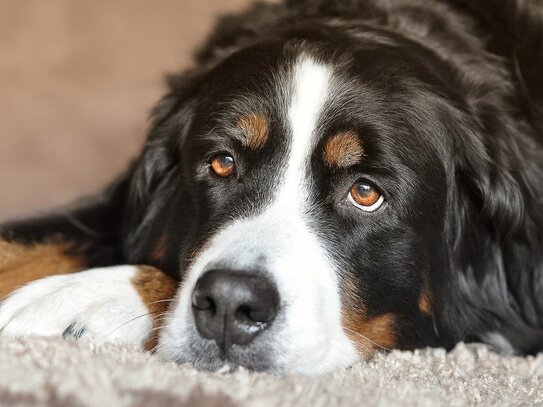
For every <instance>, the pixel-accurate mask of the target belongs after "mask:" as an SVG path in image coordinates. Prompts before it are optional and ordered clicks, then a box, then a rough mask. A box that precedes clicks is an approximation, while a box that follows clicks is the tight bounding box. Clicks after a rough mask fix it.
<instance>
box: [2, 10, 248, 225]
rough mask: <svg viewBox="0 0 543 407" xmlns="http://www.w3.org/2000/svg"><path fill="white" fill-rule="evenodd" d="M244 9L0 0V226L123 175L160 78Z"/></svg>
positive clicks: (140, 138)
mask: <svg viewBox="0 0 543 407" xmlns="http://www.w3.org/2000/svg"><path fill="white" fill-rule="evenodd" d="M248 3H249V0H126V1H125V0H47V1H43V0H0V186H1V189H0V191H1V192H0V219H4V218H6V217H10V216H18V215H24V214H25V213H28V212H32V211H35V210H37V209H42V208H49V207H52V206H55V205H59V204H62V203H66V202H69V201H70V200H72V199H74V198H76V197H79V196H81V195H83V194H89V193H92V192H94V191H96V190H98V189H99V188H100V187H101V186H103V185H105V184H106V183H107V182H108V181H109V180H111V179H112V178H113V177H114V176H115V175H116V174H117V173H118V172H120V171H122V170H123V169H124V168H126V166H127V163H128V162H129V160H130V158H131V157H134V156H135V154H136V153H137V151H138V148H139V146H140V145H141V143H142V141H143V138H144V135H145V131H146V125H147V117H148V112H149V110H150V109H151V107H152V105H153V103H154V102H155V101H156V100H158V98H159V96H160V95H161V92H162V91H163V89H164V88H163V84H162V78H163V75H164V74H165V73H168V72H172V71H175V70H178V69H180V68H183V67H187V66H189V64H190V55H191V51H192V50H193V49H194V47H195V46H196V45H198V43H199V42H201V41H202V40H203V38H204V37H205V35H206V33H207V32H208V31H209V29H210V28H211V25H212V23H213V21H214V19H215V17H216V15H217V14H220V13H223V12H228V11H234V10H237V9H241V8H242V7H245V6H246V5H247V4H248Z"/></svg>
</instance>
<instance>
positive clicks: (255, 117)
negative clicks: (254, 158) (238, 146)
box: [238, 113, 269, 150]
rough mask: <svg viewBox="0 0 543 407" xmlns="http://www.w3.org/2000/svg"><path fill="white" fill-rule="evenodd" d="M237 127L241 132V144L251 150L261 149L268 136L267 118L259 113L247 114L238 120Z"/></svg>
mask: <svg viewBox="0 0 543 407" xmlns="http://www.w3.org/2000/svg"><path fill="white" fill-rule="evenodd" d="M238 127H239V128H240V129H241V131H242V140H241V141H242V143H243V145H245V146H246V147H249V148H251V149H253V150H256V149H258V148H262V147H263V146H264V144H266V141H268V135H269V123H268V118H267V117H266V116H265V115H263V114H261V113H249V114H246V115H243V116H241V117H240V118H239V120H238Z"/></svg>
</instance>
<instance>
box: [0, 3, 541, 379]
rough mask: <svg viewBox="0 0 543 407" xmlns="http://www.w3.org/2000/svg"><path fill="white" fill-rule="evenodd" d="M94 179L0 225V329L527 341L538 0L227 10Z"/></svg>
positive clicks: (242, 338) (361, 342) (444, 343)
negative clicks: (49, 207)
mask: <svg viewBox="0 0 543 407" xmlns="http://www.w3.org/2000/svg"><path fill="white" fill-rule="evenodd" d="M196 62H197V64H196V68H194V69H192V70H189V71H188V72H183V73H181V74H177V75H173V76H171V77H170V78H169V80H168V89H169V90H168V92H167V94H166V95H165V96H164V97H163V98H162V100H161V101H160V102H159V103H158V105H157V107H156V108H155V110H154V112H153V116H152V117H153V121H152V125H151V128H150V131H149V135H148V138H147V140H146V143H145V145H144V147H143V150H142V152H141V155H139V157H138V158H137V159H136V160H135V161H134V162H133V164H132V165H131V166H130V168H129V169H128V170H127V171H126V173H124V174H123V175H122V176H120V177H119V178H118V179H117V180H116V181H115V182H114V183H112V184H111V185H110V186H109V187H108V188H107V189H106V190H105V192H103V193H101V194H98V195H96V196H94V197H91V198H88V199H84V200H82V201H80V202H77V203H75V204H73V205H72V206H70V207H68V208H63V209H61V210H59V211H56V212H53V213H48V214H46V215H43V216H39V217H36V218H32V219H22V220H16V221H11V222H7V223H5V224H3V225H2V226H1V228H0V230H1V233H0V235H1V237H2V240H1V242H0V249H1V250H0V253H1V254H2V261H1V262H0V297H5V299H4V301H3V302H2V304H1V306H0V330H1V335H2V336H4V337H24V336H30V335H38V336H59V337H60V336H62V337H71V338H75V339H78V340H81V341H89V342H92V343H96V344H101V343H107V342H117V343H122V344H129V345H133V346H137V347H140V348H147V349H151V350H153V351H154V352H156V353H157V354H158V355H160V356H161V357H163V358H165V359H167V360H171V361H174V362H178V363H192V364H193V365H194V366H196V367H197V368H200V369H206V370H212V371H213V370H217V369H219V368H221V366H224V365H229V366H231V367H236V366H242V367H245V368H247V369H249V370H252V371H266V372H272V373H277V374H283V373H286V372H296V373H305V374H320V373H324V372H329V371H331V370H334V369H340V368H344V367H348V366H350V365H352V364H353V363H355V362H356V361H359V360H363V359H366V358H369V357H371V356H372V355H373V354H375V352H379V351H387V350H390V349H407V350H410V349H416V348H421V347H428V346H429V347H444V348H446V349H450V348H452V347H453V346H454V345H455V344H457V343H458V342H460V341H466V342H472V341H480V342H484V343H487V344H489V345H490V346H492V347H494V348H496V349H497V350H499V351H501V352H504V353H508V354H521V355H524V354H536V353H538V352H539V351H541V350H543V188H541V186H543V151H542V143H543V76H542V74H541V73H542V72H543V6H542V5H541V3H540V2H539V1H538V0H286V1H284V2H281V3H273V4H271V3H258V4H255V5H253V6H252V7H250V8H249V9H248V10H246V11H245V12H243V13H241V14H237V15H230V16H226V17H223V18H222V19H221V20H220V21H219V23H218V26H217V28H216V30H215V31H214V32H213V33H212V34H211V35H210V37H209V39H208V41H207V43H206V44H205V45H204V46H203V47H202V48H201V50H200V51H199V52H198V54H197V55H196Z"/></svg>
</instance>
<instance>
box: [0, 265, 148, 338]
mask: <svg viewBox="0 0 543 407" xmlns="http://www.w3.org/2000/svg"><path fill="white" fill-rule="evenodd" d="M140 271H141V270H140V269H139V268H138V267H134V266H118V267H109V268H101V269H91V270H88V271H83V272H79V273H75V274H67V275H59V276H52V277H46V278H43V279H41V280H36V281H34V282H32V283H30V284H28V285H26V286H24V287H22V288H20V289H18V290H17V291H15V292H14V293H13V294H11V295H10V296H9V297H8V298H7V299H5V300H4V301H3V302H1V303H0V335H3V336H6V337H25V336H57V337H75V338H76V339H79V340H84V341H90V342H93V343H96V344H102V343H110V342H115V343H121V344H128V345H133V346H137V347H144V345H145V343H146V341H147V340H148V339H149V338H150V335H151V332H152V330H153V318H152V315H151V313H150V312H149V308H148V306H147V304H145V302H144V301H143V300H142V297H141V296H140V294H139V293H138V290H137V288H136V286H135V285H134V281H135V279H136V278H137V276H138V273H139V272H140Z"/></svg>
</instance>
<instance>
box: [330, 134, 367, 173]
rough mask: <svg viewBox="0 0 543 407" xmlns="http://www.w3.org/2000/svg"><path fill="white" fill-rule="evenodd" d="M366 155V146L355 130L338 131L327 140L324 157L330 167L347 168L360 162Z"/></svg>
mask: <svg viewBox="0 0 543 407" xmlns="http://www.w3.org/2000/svg"><path fill="white" fill-rule="evenodd" d="M363 157H364V146H363V145H362V141H360V138H359V137H358V135H357V134H356V133H355V132H352V131H345V132H341V133H337V134H335V135H333V136H332V137H330V138H329V139H328V140H326V143H325V145H324V151H323V159H324V162H325V163H326V165H328V166H329V167H340V168H345V167H349V166H351V165H355V164H358V163H359V162H360V161H361V160H362V158H363Z"/></svg>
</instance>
